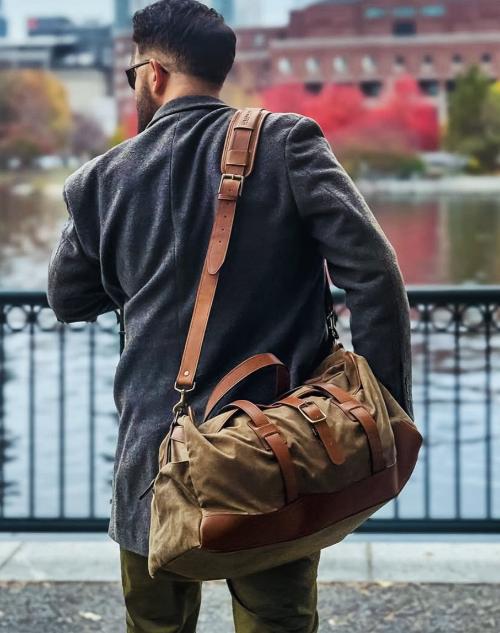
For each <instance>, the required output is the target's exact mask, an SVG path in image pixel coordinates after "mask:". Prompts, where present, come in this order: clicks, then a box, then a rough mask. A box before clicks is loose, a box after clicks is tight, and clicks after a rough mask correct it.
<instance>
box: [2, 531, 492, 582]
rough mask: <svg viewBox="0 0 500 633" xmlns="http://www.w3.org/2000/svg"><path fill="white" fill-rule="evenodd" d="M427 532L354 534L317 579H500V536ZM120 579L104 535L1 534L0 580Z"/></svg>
mask: <svg viewBox="0 0 500 633" xmlns="http://www.w3.org/2000/svg"><path fill="white" fill-rule="evenodd" d="M374 536H376V538H374ZM425 536H426V538H427V540H425V541H423V540H420V539H419V540H416V541H411V540H403V541H402V540H401V538H399V539H398V537H397V536H395V535H357V534H352V535H349V536H348V537H346V538H345V539H344V540H343V541H342V542H340V543H337V544H336V545H333V546H332V547H329V548H326V549H324V550H323V551H322V553H321V559H320V566H319V573H318V580H319V581H320V582H334V581H351V582H352V581H360V582H369V581H380V582H384V581H385V582H422V583H424V582H425V583H427V582H448V583H450V582H451V583H471V582H473V583H475V582H478V583H500V540H498V539H497V540H494V539H486V540H479V537H478V540H474V541H472V540H463V539H461V538H460V537H459V536H456V535H447V538H448V540H446V541H444V540H442V539H435V538H430V537H429V535H425ZM469 538H474V537H472V536H470V537H469ZM119 579H120V577H119V549H118V546H117V544H116V543H114V542H113V541H110V540H109V539H108V538H107V537H106V536H105V535H95V536H93V535H90V536H87V535H33V534H31V535H18V534H13V535H2V538H1V539H0V581H53V582H57V581H59V582H74V581H80V582H93V581H109V582H116V581H119Z"/></svg>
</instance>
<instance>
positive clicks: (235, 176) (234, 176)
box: [217, 174, 245, 196]
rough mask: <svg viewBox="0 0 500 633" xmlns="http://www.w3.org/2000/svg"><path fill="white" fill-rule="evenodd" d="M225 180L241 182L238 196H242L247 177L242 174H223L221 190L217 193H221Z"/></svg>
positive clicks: (220, 184)
mask: <svg viewBox="0 0 500 633" xmlns="http://www.w3.org/2000/svg"><path fill="white" fill-rule="evenodd" d="M225 178H229V179H230V180H239V181H240V186H239V188H238V195H239V196H241V192H242V191H243V184H244V182H245V176H242V175H241V174H222V176H221V179H220V183H219V190H218V191H217V193H220V192H221V189H222V183H223V182H224V179H225Z"/></svg>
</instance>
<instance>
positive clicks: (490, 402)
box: [0, 286, 500, 532]
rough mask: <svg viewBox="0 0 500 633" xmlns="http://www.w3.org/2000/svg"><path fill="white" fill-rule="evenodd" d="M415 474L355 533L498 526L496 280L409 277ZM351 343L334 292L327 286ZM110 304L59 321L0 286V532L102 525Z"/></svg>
mask: <svg viewBox="0 0 500 633" xmlns="http://www.w3.org/2000/svg"><path fill="white" fill-rule="evenodd" d="M407 290H408V297H409V300H410V305H411V310H412V315H411V316H412V354H413V395H414V414H415V421H416V424H417V426H418V427H419V430H420V431H421V433H422V435H423V436H424V443H423V446H422V449H421V451H420V455H419V460H418V462H417V465H416V467H415V470H414V473H413V475H412V477H411V479H410V481H409V482H408V484H407V485H406V487H405V488H404V490H403V491H402V493H401V494H400V495H399V496H398V497H397V498H396V499H394V500H392V501H390V502H389V503H387V504H386V505H385V506H384V507H383V508H381V509H380V510H379V511H378V512H377V513H376V514H375V515H373V516H372V517H371V518H370V519H369V520H368V521H367V522H365V523H364V524H363V525H362V526H361V527H360V528H359V530H360V531H426V532H437V531H469V532H470V531H477V532H479V531H480V532H497V531H498V530H499V529H500V286H481V287H473V288H467V287H448V286H446V287H445V286H431V287H409V288H408V289H407ZM333 296H334V300H335V304H336V309H337V312H338V315H339V323H338V329H339V332H340V334H341V338H342V341H343V342H344V344H345V346H346V347H347V348H350V349H352V347H351V341H350V333H349V311H348V309H347V308H346V306H345V304H344V293H343V292H341V291H337V290H336V291H334V293H333ZM120 339H121V337H120V322H119V315H118V314H115V313H109V314H106V315H103V316H102V317H99V319H98V320H97V321H96V322H95V323H78V324H71V325H63V324H61V323H60V322H58V321H57V319H56V318H55V316H54V314H53V313H52V311H51V310H50V308H49V307H48V304H47V300H46V297H45V295H44V294H43V293H40V292H0V531H2V530H3V531H42V530H50V531H73V530H77V531H86V530H88V531H95V530H105V529H106V527H107V522H108V515H109V497H110V490H111V486H110V482H111V476H112V463H113V457H114V448H115V447H114V443H115V437H116V428H117V414H116V410H115V406H114V402H113V396H112V391H113V389H112V385H113V375H114V367H115V365H116V362H117V360H118V357H119V353H120V349H121V346H120Z"/></svg>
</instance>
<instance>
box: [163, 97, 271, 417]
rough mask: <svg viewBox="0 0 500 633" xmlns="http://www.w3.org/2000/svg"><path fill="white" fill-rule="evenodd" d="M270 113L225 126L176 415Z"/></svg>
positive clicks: (247, 111) (243, 116)
mask: <svg viewBox="0 0 500 633" xmlns="http://www.w3.org/2000/svg"><path fill="white" fill-rule="evenodd" d="M268 114H270V112H269V110H265V109H263V108H244V109H241V110H237V111H236V112H235V113H234V115H233V117H232V119H231V121H230V123H229V127H228V131H227V135H226V140H225V144H224V151H223V154H222V159H221V170H222V177H221V180H220V185H219V191H218V194H217V208H216V212H215V219H214V224H213V227H212V232H211V235H210V240H209V244H208V250H207V255H206V258H205V263H204V265H203V270H202V273H201V278H200V282H199V285H198V291H197V294H196V299H195V303H194V309H193V314H192V317H191V322H190V325H189V330H188V335H187V338H186V343H185V346H184V353H183V356H182V360H181V364H180V367H179V372H178V374H177V379H176V381H175V389H177V390H178V391H180V392H181V400H180V401H179V403H178V404H177V405H176V407H177V408H176V407H174V411H175V412H176V413H177V412H178V411H179V410H180V409H181V408H183V407H184V408H185V397H184V396H185V392H188V391H192V390H193V389H194V387H195V380H194V378H195V374H196V368H197V366H198V361H199V358H200V353H201V348H202V345H203V339H204V336H205V331H206V328H207V323H208V318H209V316H210V310H211V307H212V302H213V298H214V295H215V289H216V287H217V281H218V277H219V271H220V269H221V266H222V265H223V263H224V260H225V257H226V253H227V247H228V244H229V239H230V237H231V230H232V227H233V220H234V215H235V211H236V203H237V201H238V198H239V196H241V192H242V188H243V184H244V181H245V178H246V177H247V176H248V175H249V174H250V173H251V171H252V169H253V165H254V160H255V153H256V149H257V143H258V140H259V136H260V131H261V127H262V123H263V121H264V119H265V117H266V116H267V115H268Z"/></svg>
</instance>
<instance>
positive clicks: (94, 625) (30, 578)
mask: <svg viewBox="0 0 500 633" xmlns="http://www.w3.org/2000/svg"><path fill="white" fill-rule="evenodd" d="M61 538H63V539H64V540H59V539H61ZM471 539H474V540H471ZM318 580H319V584H318V589H319V594H318V611H319V616H320V625H319V629H318V633H332V632H333V633H366V632H367V631H369V632H370V633H401V632H403V631H404V633H500V536H499V535H491V536H489V537H488V536H484V537H481V536H473V537H471V536H465V535H464V536H460V535H447V536H445V535H442V536H436V537H433V538H432V540H430V539H429V535H414V536H413V537H411V536H409V535H401V536H397V535H381V534H377V535H373V534H350V535H349V536H348V537H346V538H345V539H344V540H343V541H342V542H340V543H338V544H336V545H334V546H332V547H330V548H327V549H324V550H322V555H321V559H320V568H319V578H318ZM34 630H42V631H44V633H92V632H94V631H95V632H99V633H121V632H124V631H125V624H124V607H123V597H122V594H121V588H120V583H119V565H118V547H117V545H116V544H115V543H113V542H112V541H110V540H109V539H108V538H107V537H106V536H105V535H95V536H92V535H87V536H82V535H64V537H61V535H59V536H57V535H19V534H16V535H0V633H1V631H6V632H8V633H32V632H33V631H34ZM214 631H217V632H218V633H233V631H234V627H233V623H232V613H231V598H230V593H229V590H228V589H227V586H226V583H225V581H224V580H215V581H214V580H213V581H206V582H204V583H203V585H202V604H201V611H200V615H199V618H198V627H197V633H213V632H214Z"/></svg>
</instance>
